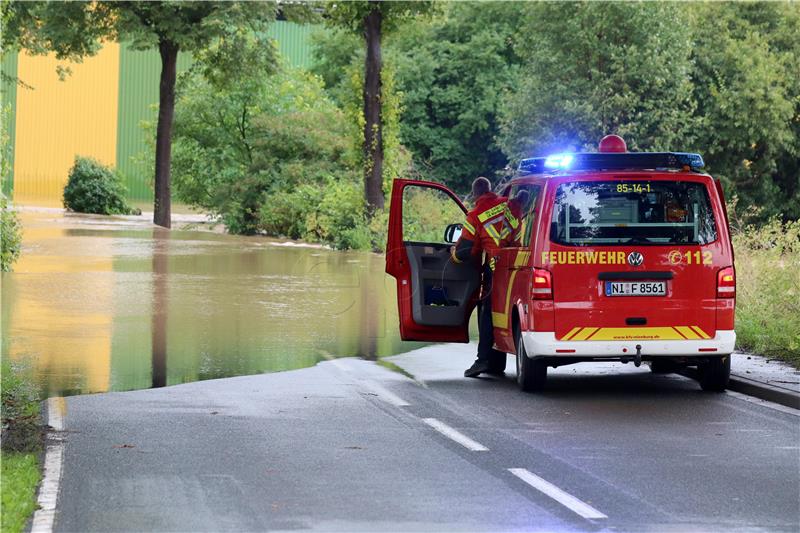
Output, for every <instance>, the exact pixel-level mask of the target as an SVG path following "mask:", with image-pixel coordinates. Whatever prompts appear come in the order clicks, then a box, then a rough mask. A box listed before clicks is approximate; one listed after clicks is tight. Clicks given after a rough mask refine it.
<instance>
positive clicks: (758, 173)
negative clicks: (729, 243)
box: [692, 2, 800, 221]
mask: <svg viewBox="0 0 800 533" xmlns="http://www.w3.org/2000/svg"><path fill="white" fill-rule="evenodd" d="M694 15H695V20H694V26H695V28H696V30H695V31H694V39H695V43H694V52H693V55H692V59H693V62H694V64H695V69H694V84H693V92H694V98H695V100H696V101H697V105H698V112H697V115H698V117H699V118H700V124H699V127H698V130H697V136H696V138H697V143H696V148H697V150H698V151H701V152H702V153H703V154H704V156H705V158H706V161H707V163H708V165H709V171H710V172H711V173H713V174H714V175H715V176H717V177H720V178H722V179H723V180H725V182H726V185H729V187H728V188H729V189H732V192H734V193H735V194H737V195H738V196H739V199H740V202H739V206H740V208H742V209H745V208H747V207H748V206H751V205H757V206H759V207H760V208H761V209H762V217H763V218H762V221H763V220H765V219H767V218H768V217H770V216H772V215H776V214H780V215H782V216H783V218H784V220H791V219H797V218H798V217H800V83H798V73H800V31H798V28H800V10H798V9H797V6H796V5H791V4H788V3H779V2H775V3H771V2H758V3H751V2H747V3H744V2H742V3H737V2H731V3H724V4H698V5H696V6H695V7H694Z"/></svg>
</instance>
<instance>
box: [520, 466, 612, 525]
mask: <svg viewBox="0 0 800 533" xmlns="http://www.w3.org/2000/svg"><path fill="white" fill-rule="evenodd" d="M508 471H509V472H511V473H512V474H514V475H515V476H516V477H517V478H519V479H521V480H522V481H524V482H525V483H526V484H528V485H530V486H531V487H533V488H535V489H536V490H538V491H539V492H541V493H542V494H544V495H545V496H548V497H550V498H552V499H554V500H555V501H557V502H558V503H560V504H561V505H563V506H564V507H566V508H567V509H569V510H570V511H572V512H573V513H575V514H577V515H580V516H581V517H583V518H586V519H587V520H602V519H605V518H608V516H606V515H604V514H603V513H601V512H600V511H598V510H597V509H595V508H594V507H592V506H591V505H589V504H588V503H586V502H583V501H581V500H579V499H578V498H576V497H575V496H573V495H572V494H570V493H568V492H566V491H564V490H561V489H560V488H558V487H556V486H555V485H553V484H552V483H550V482H549V481H547V480H546V479H544V478H541V477H539V476H537V475H536V474H534V473H533V472H531V471H529V470H528V469H526V468H509V469H508Z"/></svg>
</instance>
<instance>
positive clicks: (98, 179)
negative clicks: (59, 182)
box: [64, 156, 136, 215]
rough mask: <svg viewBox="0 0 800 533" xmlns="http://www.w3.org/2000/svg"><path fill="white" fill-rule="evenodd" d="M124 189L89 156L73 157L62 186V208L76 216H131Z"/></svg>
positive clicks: (114, 176)
mask: <svg viewBox="0 0 800 533" xmlns="http://www.w3.org/2000/svg"><path fill="white" fill-rule="evenodd" d="M126 192H127V191H126V190H125V186H124V185H123V183H122V179H121V177H120V176H119V175H118V174H116V173H115V172H114V170H112V169H110V168H108V167H107V166H105V165H103V164H102V163H100V162H99V161H96V160H94V159H91V158H88V157H80V156H78V157H76V158H75V165H73V167H72V168H71V169H70V171H69V180H68V181H67V185H66V187H64V207H66V208H67V209H69V210H71V211H76V212H78V213H96V214H99V215H130V214H134V213H135V212H136V210H134V209H133V208H131V207H130V206H129V205H128V202H127V201H126V200H125V195H126Z"/></svg>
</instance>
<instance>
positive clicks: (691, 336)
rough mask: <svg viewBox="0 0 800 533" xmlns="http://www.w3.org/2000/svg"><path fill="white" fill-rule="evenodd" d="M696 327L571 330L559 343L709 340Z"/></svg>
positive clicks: (703, 332)
mask: <svg viewBox="0 0 800 533" xmlns="http://www.w3.org/2000/svg"><path fill="white" fill-rule="evenodd" d="M710 338H711V336H710V335H708V334H707V333H706V332H705V331H703V330H702V329H700V328H699V327H698V326H659V327H643V328H582V327H575V328H572V329H571V330H570V331H569V332H568V333H567V334H566V335H564V336H563V337H561V339H559V340H561V341H588V340H593V341H625V340H660V341H661V340H663V341H682V340H699V339H710Z"/></svg>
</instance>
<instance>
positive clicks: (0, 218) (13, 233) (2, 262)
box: [0, 195, 22, 272]
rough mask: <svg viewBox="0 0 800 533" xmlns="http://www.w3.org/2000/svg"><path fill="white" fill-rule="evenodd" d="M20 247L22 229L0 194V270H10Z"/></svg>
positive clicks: (15, 215)
mask: <svg viewBox="0 0 800 533" xmlns="http://www.w3.org/2000/svg"><path fill="white" fill-rule="evenodd" d="M21 249H22V230H21V226H20V223H19V218H18V217H17V214H16V213H15V212H14V211H12V210H11V209H9V208H8V200H7V199H6V197H5V196H2V195H0V271H2V272H10V271H11V268H12V266H13V265H14V262H15V261H16V260H17V258H19V254H20V251H21Z"/></svg>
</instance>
